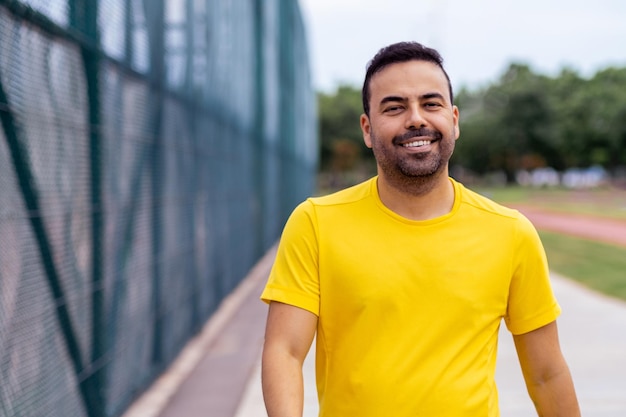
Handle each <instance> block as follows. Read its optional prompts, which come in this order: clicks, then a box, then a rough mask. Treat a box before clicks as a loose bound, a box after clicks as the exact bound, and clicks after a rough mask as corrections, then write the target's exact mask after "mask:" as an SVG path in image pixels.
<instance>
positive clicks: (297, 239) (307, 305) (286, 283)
mask: <svg viewBox="0 0 626 417" xmlns="http://www.w3.org/2000/svg"><path fill="white" fill-rule="evenodd" d="M319 299H320V291H319V273H318V239H317V229H316V221H315V208H314V206H313V204H312V203H311V202H310V201H309V200H307V201H305V202H303V203H301V204H300V205H299V206H298V207H296V209H295V210H294V211H293V212H292V213H291V216H289V219H288V220H287V223H286V224H285V228H284V229H283V233H282V236H281V238H280V242H279V244H278V250H277V253H276V259H275V261H274V265H273V266H272V270H271V272H270V276H269V279H268V282H267V284H266V286H265V289H264V290H263V293H262V294H261V300H263V301H264V302H266V303H269V302H271V301H278V302H281V303H285V304H290V305H293V306H296V307H299V308H302V309H304V310H307V311H310V312H311V313H313V314H315V315H319V304H320V303H319Z"/></svg>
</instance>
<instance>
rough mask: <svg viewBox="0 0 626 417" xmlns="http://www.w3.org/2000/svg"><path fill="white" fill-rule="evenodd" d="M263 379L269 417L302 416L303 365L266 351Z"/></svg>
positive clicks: (293, 359)
mask: <svg viewBox="0 0 626 417" xmlns="http://www.w3.org/2000/svg"><path fill="white" fill-rule="evenodd" d="M261 379H262V387H263V398H264V400H265V408H266V409H267V415H268V416H269V417H301V416H302V410H303V404H304V385H303V378H302V363H300V362H299V361H298V360H297V359H295V358H293V357H290V356H288V355H285V354H282V353H280V352H275V351H272V350H271V349H266V350H265V351H264V353H263V363H262V378H261Z"/></svg>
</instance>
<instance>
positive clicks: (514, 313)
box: [505, 214, 561, 334]
mask: <svg viewBox="0 0 626 417" xmlns="http://www.w3.org/2000/svg"><path fill="white" fill-rule="evenodd" d="M515 234H516V236H515V238H516V242H517V243H516V248H515V253H514V255H513V262H514V263H513V277H512V279H511V285H510V287H509V303H508V308H507V315H506V317H505V323H506V326H507V328H508V329H509V331H510V332H511V333H513V334H523V333H528V332H530V331H532V330H536V329H538V328H540V327H542V326H545V325H546V324H549V323H551V322H553V321H554V320H556V318H557V317H558V316H559V315H560V313H561V308H560V306H559V304H558V302H557V300H556V298H555V296H554V292H553V290H552V284H551V282H550V272H549V269H548V262H547V259H546V254H545V251H544V248H543V245H542V243H541V240H540V238H539V235H538V234H537V231H536V230H535V228H534V226H533V225H532V223H531V222H530V221H529V220H528V219H527V218H526V217H524V216H523V215H521V214H520V219H519V222H518V227H517V230H516V232H515Z"/></svg>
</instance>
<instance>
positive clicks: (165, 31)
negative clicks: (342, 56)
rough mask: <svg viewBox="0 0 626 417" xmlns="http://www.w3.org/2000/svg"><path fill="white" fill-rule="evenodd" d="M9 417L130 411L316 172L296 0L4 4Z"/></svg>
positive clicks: (4, 354) (0, 355)
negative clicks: (131, 403) (130, 407)
mask: <svg viewBox="0 0 626 417" xmlns="http://www.w3.org/2000/svg"><path fill="white" fill-rule="evenodd" d="M0 116H1V122H2V124H1V126H0V193H1V194H0V196H1V198H0V416H3V417H9V416H10V417H17V416H46V417H55V416H58V417H73V416H88V417H101V416H118V415H120V414H121V413H122V412H123V411H124V410H125V408H126V407H127V406H128V405H129V404H130V402H131V401H132V400H133V399H134V398H136V396H137V395H138V394H139V393H141V391H142V390H144V389H145V388H146V387H147V386H148V384H150V383H151V382H152V381H153V380H154V379H155V377H156V376H157V375H158V374H159V373H160V372H161V371H162V370H163V369H164V368H165V367H166V366H167V365H168V364H169V363H170V362H171V361H172V360H173V358H174V357H175V356H176V354H177V353H178V352H179V351H180V349H181V347H182V346H183V345H184V344H185V342H186V341H188V340H189V338H190V337H191V336H193V335H194V334H195V333H196V332H197V331H198V330H199V328H200V327H201V325H202V324H203V323H204V322H205V321H206V319H207V318H208V317H209V316H210V315H211V314H212V313H213V312H214V311H215V309H216V307H217V306H218V304H219V302H220V301H221V300H222V299H223V297H224V296H225V295H226V294H227V293H229V292H230V291H231V290H232V289H233V288H234V287H235V286H236V285H237V284H238V283H239V281H240V280H241V279H242V278H243V277H244V276H245V275H246V273H247V272H248V270H249V268H250V267H251V266H252V265H253V264H254V263H255V262H256V260H257V259H258V258H259V257H260V256H261V255H262V254H263V253H264V252H265V250H267V249H268V248H269V247H270V246H271V245H272V244H273V243H274V241H275V240H276V239H277V238H278V236H279V233H280V230H281V228H282V225H283V223H284V221H285V219H286V217H287V215H288V214H289V212H290V211H291V209H292V208H293V207H294V206H295V204H296V203H298V202H299V201H300V200H301V199H303V198H304V197H306V196H307V195H309V194H310V193H311V192H312V190H313V187H314V178H315V172H316V168H317V143H316V142H317V138H316V122H315V102H314V93H313V90H312V87H311V80H310V73H309V63H308V56H307V47H306V42H305V35H304V25H303V22H302V18H301V14H300V9H299V6H298V4H297V1H296V0H29V1H26V0H23V1H12V0H0Z"/></svg>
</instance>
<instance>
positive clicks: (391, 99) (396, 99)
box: [380, 96, 406, 104]
mask: <svg viewBox="0 0 626 417" xmlns="http://www.w3.org/2000/svg"><path fill="white" fill-rule="evenodd" d="M400 101H406V98H404V97H400V96H387V97H384V98H383V99H382V100H380V104H385V103H390V102H393V103H397V102H400Z"/></svg>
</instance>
